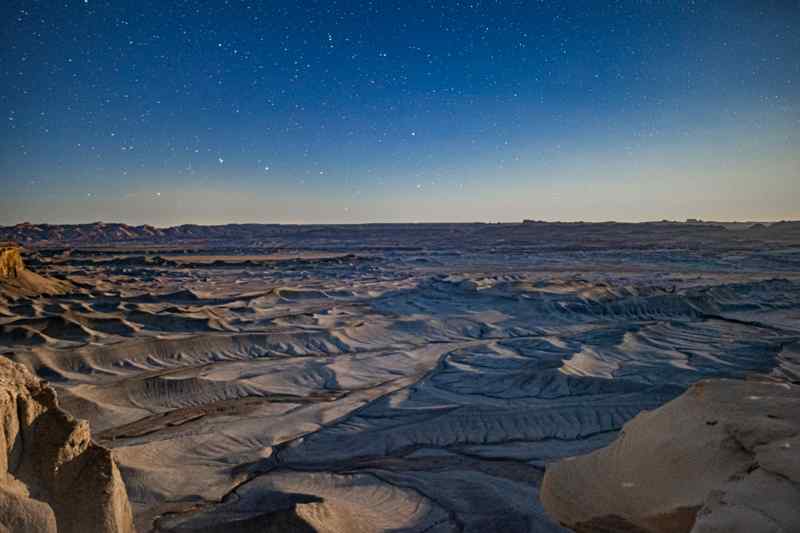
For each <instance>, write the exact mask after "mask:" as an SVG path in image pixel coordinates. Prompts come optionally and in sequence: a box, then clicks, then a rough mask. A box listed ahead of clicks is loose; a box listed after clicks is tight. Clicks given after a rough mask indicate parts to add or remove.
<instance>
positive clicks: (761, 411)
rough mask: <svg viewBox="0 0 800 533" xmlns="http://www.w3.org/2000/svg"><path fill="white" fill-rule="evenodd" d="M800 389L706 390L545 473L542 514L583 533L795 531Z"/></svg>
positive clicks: (693, 390) (722, 384)
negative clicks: (602, 445)
mask: <svg viewBox="0 0 800 533" xmlns="http://www.w3.org/2000/svg"><path fill="white" fill-rule="evenodd" d="M798 450H800V386H798V385H793V384H788V383H778V382H772V381H739V380H707V381H701V382H699V383H697V384H695V385H693V386H692V387H690V388H689V390H688V391H687V392H685V393H684V394H683V395H681V396H680V397H678V398H677V399H675V400H673V401H672V402H669V403H667V404H666V405H664V406H662V407H660V408H659V409H656V410H655V411H650V412H643V413H641V414H639V415H638V416H636V417H635V418H634V419H633V420H631V421H630V422H628V423H627V424H625V426H624V428H623V430H622V432H621V433H620V435H619V437H618V438H617V440H616V441H614V442H613V443H612V444H611V445H610V446H608V447H607V448H603V449H600V450H598V451H595V452H593V453H590V454H588V455H584V456H580V457H575V458H571V459H567V460H563V461H561V462H559V463H556V464H553V465H550V466H549V467H548V469H547V472H546V474H545V477H544V480H543V482H542V487H541V492H540V495H541V500H542V504H543V505H544V508H545V511H546V512H547V513H548V514H549V515H550V516H551V517H553V518H554V519H556V520H557V521H558V522H560V523H561V524H563V525H565V526H567V527H570V528H572V529H574V530H575V531H579V532H582V533H589V532H609V531H627V532H650V533H668V532H669V533H681V532H692V533H711V532H720V531H726V532H729V533H738V532H741V533H760V532H775V531H787V532H788V531H800V513H798V512H797V510H798V509H800V461H798Z"/></svg>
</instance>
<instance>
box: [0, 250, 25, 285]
mask: <svg viewBox="0 0 800 533" xmlns="http://www.w3.org/2000/svg"><path fill="white" fill-rule="evenodd" d="M24 268H25V267H24V265H23V264H22V254H21V253H20V248H19V247H18V246H13V245H10V244H2V243H0V278H16V277H17V275H18V274H19V273H20V272H22V270H23V269H24Z"/></svg>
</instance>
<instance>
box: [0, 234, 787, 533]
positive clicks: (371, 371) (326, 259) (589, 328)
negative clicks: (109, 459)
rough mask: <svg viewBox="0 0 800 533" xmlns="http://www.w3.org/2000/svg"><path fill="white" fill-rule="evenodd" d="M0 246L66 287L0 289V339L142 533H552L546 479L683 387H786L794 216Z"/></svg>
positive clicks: (89, 237) (91, 238)
mask: <svg viewBox="0 0 800 533" xmlns="http://www.w3.org/2000/svg"><path fill="white" fill-rule="evenodd" d="M3 230H4V231H3V236H4V237H9V236H13V237H14V238H16V239H17V240H19V241H21V242H24V241H25V239H26V238H28V239H29V240H30V242H29V243H28V246H29V248H30V249H32V250H34V251H33V252H31V253H28V254H27V257H26V262H27V266H28V268H29V269H31V270H35V271H37V272H38V273H40V274H43V275H48V276H51V277H54V278H61V281H59V283H63V282H67V283H69V284H70V287H71V288H70V289H69V290H67V291H66V293H64V294H62V295H50V296H48V295H47V294H43V293H41V292H40V293H39V294H36V293H35V291H32V290H31V289H30V287H29V288H28V289H25V288H24V287H22V288H20V287H17V288H14V287H12V286H8V287H7V288H6V289H5V292H4V293H3V295H4V296H3V299H2V300H0V348H1V349H2V352H3V353H4V354H5V355H6V356H7V357H9V358H11V359H13V360H15V361H18V362H21V363H23V364H25V365H26V366H28V367H29V368H31V369H33V370H34V371H35V372H36V373H37V374H38V375H39V376H40V377H43V378H45V379H47V380H48V381H49V382H50V383H51V384H52V385H54V386H55V387H56V389H57V391H58V394H59V399H60V403H61V405H62V407H63V408H64V409H66V410H67V411H69V412H71V413H72V414H74V415H76V416H78V417H80V418H86V419H88V420H89V421H90V424H91V429H92V433H93V437H94V439H95V440H96V441H97V442H98V443H99V444H102V445H104V446H107V447H109V448H111V449H112V450H113V455H114V458H115V459H116V460H117V462H118V464H119V468H120V471H121V473H122V477H123V479H124V482H125V485H126V487H127V492H128V495H129V497H130V500H131V504H132V507H133V511H134V515H135V520H136V527H137V529H138V530H139V531H142V532H144V531H256V530H258V531H325V532H368V531H419V532H422V531H427V532H432V531H436V532H445V531H448V532H449V531H470V532H473V531H474V532H479V531H507V532H512V531H513V532H516V531H561V530H562V529H561V527H560V526H558V525H557V524H555V523H554V522H552V521H551V519H550V518H548V517H547V516H546V515H545V514H544V512H543V510H542V507H541V505H540V504H539V503H538V487H539V484H540V482H541V479H542V476H543V474H544V469H545V465H546V464H548V463H550V462H553V461H556V460H558V459H560V458H564V457H568V456H574V455H579V454H583V453H586V452H589V451H591V450H594V449H597V448H599V447H603V446H606V445H607V444H609V443H610V442H611V441H612V440H613V439H614V438H615V437H616V436H617V432H618V430H619V429H620V428H621V426H622V424H623V423H625V422H626V421H628V420H630V419H631V418H632V417H633V416H635V415H636V414H638V413H639V412H641V411H642V410H649V409H653V408H656V407H658V406H660V405H662V404H664V403H665V402H667V401H669V400H671V399H673V398H675V397H676V396H678V395H679V394H681V393H682V392H683V391H684V390H685V389H686V388H687V387H688V386H689V385H690V384H691V383H693V382H695V381H697V380H699V379H701V378H705V377H733V378H744V377H747V376H753V375H761V376H770V379H773V380H777V381H783V382H787V383H788V382H792V381H797V380H798V377H800V327H798V323H800V322H798V319H800V290H799V289H800V255H799V254H798V250H800V238H798V232H797V224H796V223H784V224H774V225H771V226H761V225H756V226H752V227H751V225H747V224H743V225H731V226H729V227H728V228H726V227H723V226H721V225H714V224H675V223H663V224H638V225H630V224H540V223H528V224H505V225H486V224H475V225H458V224H450V225H421V226H419V225H397V226H391V225H388V226H387V225H384V226H328V227H323V226H320V227H303V226H299V227H291V226H247V227H240V226H223V227H217V228H204V227H201V226H195V227H186V228H184V229H180V228H172V229H166V230H157V231H156V233H155V234H151V235H149V236H141V235H140V232H143V231H149V230H146V229H141V228H133V227H119V226H111V225H99V226H98V225H94V226H82V227H72V228H70V227H49V228H48V227H43V229H39V230H34V229H31V227H25V226H17V227H15V228H3ZM118 231H126V232H128V233H130V236H131V237H130V239H131V240H128V242H127V243H124V244H121V243H120V242H119V239H118V238H116V237H113V235H114V232H118ZM43 232H51V234H52V235H51V238H53V239H55V235H58V238H59V239H62V240H63V241H62V244H61V245H60V246H58V247H55V246H54V245H53V244H52V243H51V245H50V246H47V243H46V242H45V241H36V240H35V239H39V238H41V236H42V235H43ZM70 232H72V233H70ZM159 232H161V233H159ZM180 232H185V233H187V232H188V233H191V232H193V233H192V235H193V236H194V238H192V239H190V238H188V237H187V236H186V235H185V234H184V235H183V237H181V238H179V233H180ZM109 235H111V236H112V237H109ZM26 236H27V237H26ZM37 236H38V237H37ZM37 242H38V246H37ZM53 282H54V283H55V281H53Z"/></svg>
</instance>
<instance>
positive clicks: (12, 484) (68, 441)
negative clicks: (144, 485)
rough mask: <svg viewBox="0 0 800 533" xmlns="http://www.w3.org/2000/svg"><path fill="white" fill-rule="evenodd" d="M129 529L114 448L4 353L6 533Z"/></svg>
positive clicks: (0, 475) (1, 517)
mask: <svg viewBox="0 0 800 533" xmlns="http://www.w3.org/2000/svg"><path fill="white" fill-rule="evenodd" d="M3 531H12V532H16V531H25V532H47V533H50V532H59V533H93V532H99V533H105V532H108V533H111V532H114V533H128V532H131V533H132V532H133V519H132V514H131V508H130V504H129V502H128V495H127V493H126V491H125V485H124V483H123V481H122V478H121V476H120V473H119V470H118V469H117V466H116V464H115V463H114V459H113V458H112V456H111V452H110V451H109V450H108V449H106V448H103V447H102V446H98V445H97V444H95V443H94V442H92V440H91V435H90V434H89V425H88V423H87V422H86V421H83V420H76V419H75V418H73V417H72V416H70V415H69V414H67V413H66V412H64V411H63V410H61V409H60V408H59V407H58V402H57V400H56V394H55V391H54V390H53V389H52V388H51V387H49V386H47V385H46V384H45V383H44V382H43V381H42V380H40V379H38V378H36V377H35V376H34V375H33V374H31V373H30V371H28V370H27V368H25V367H24V366H22V365H20V364H17V363H14V362H12V361H9V360H8V359H6V358H4V357H0V532H3Z"/></svg>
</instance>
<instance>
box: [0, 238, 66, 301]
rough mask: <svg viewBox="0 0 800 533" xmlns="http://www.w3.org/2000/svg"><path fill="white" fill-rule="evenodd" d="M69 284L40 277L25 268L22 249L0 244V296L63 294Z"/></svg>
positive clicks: (10, 244)
mask: <svg viewBox="0 0 800 533" xmlns="http://www.w3.org/2000/svg"><path fill="white" fill-rule="evenodd" d="M70 288H71V286H70V283H69V282H66V281H62V280H58V279H53V278H49V277H46V276H41V275H39V274H37V273H35V272H31V271H30V270H28V269H27V268H25V262H24V261H23V260H22V248H21V247H20V246H18V245H16V244H14V243H7V242H0V296H6V297H11V298H19V297H25V296H35V295H38V294H49V295H56V294H63V293H65V292H67V291H68V290H69V289H70Z"/></svg>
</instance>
